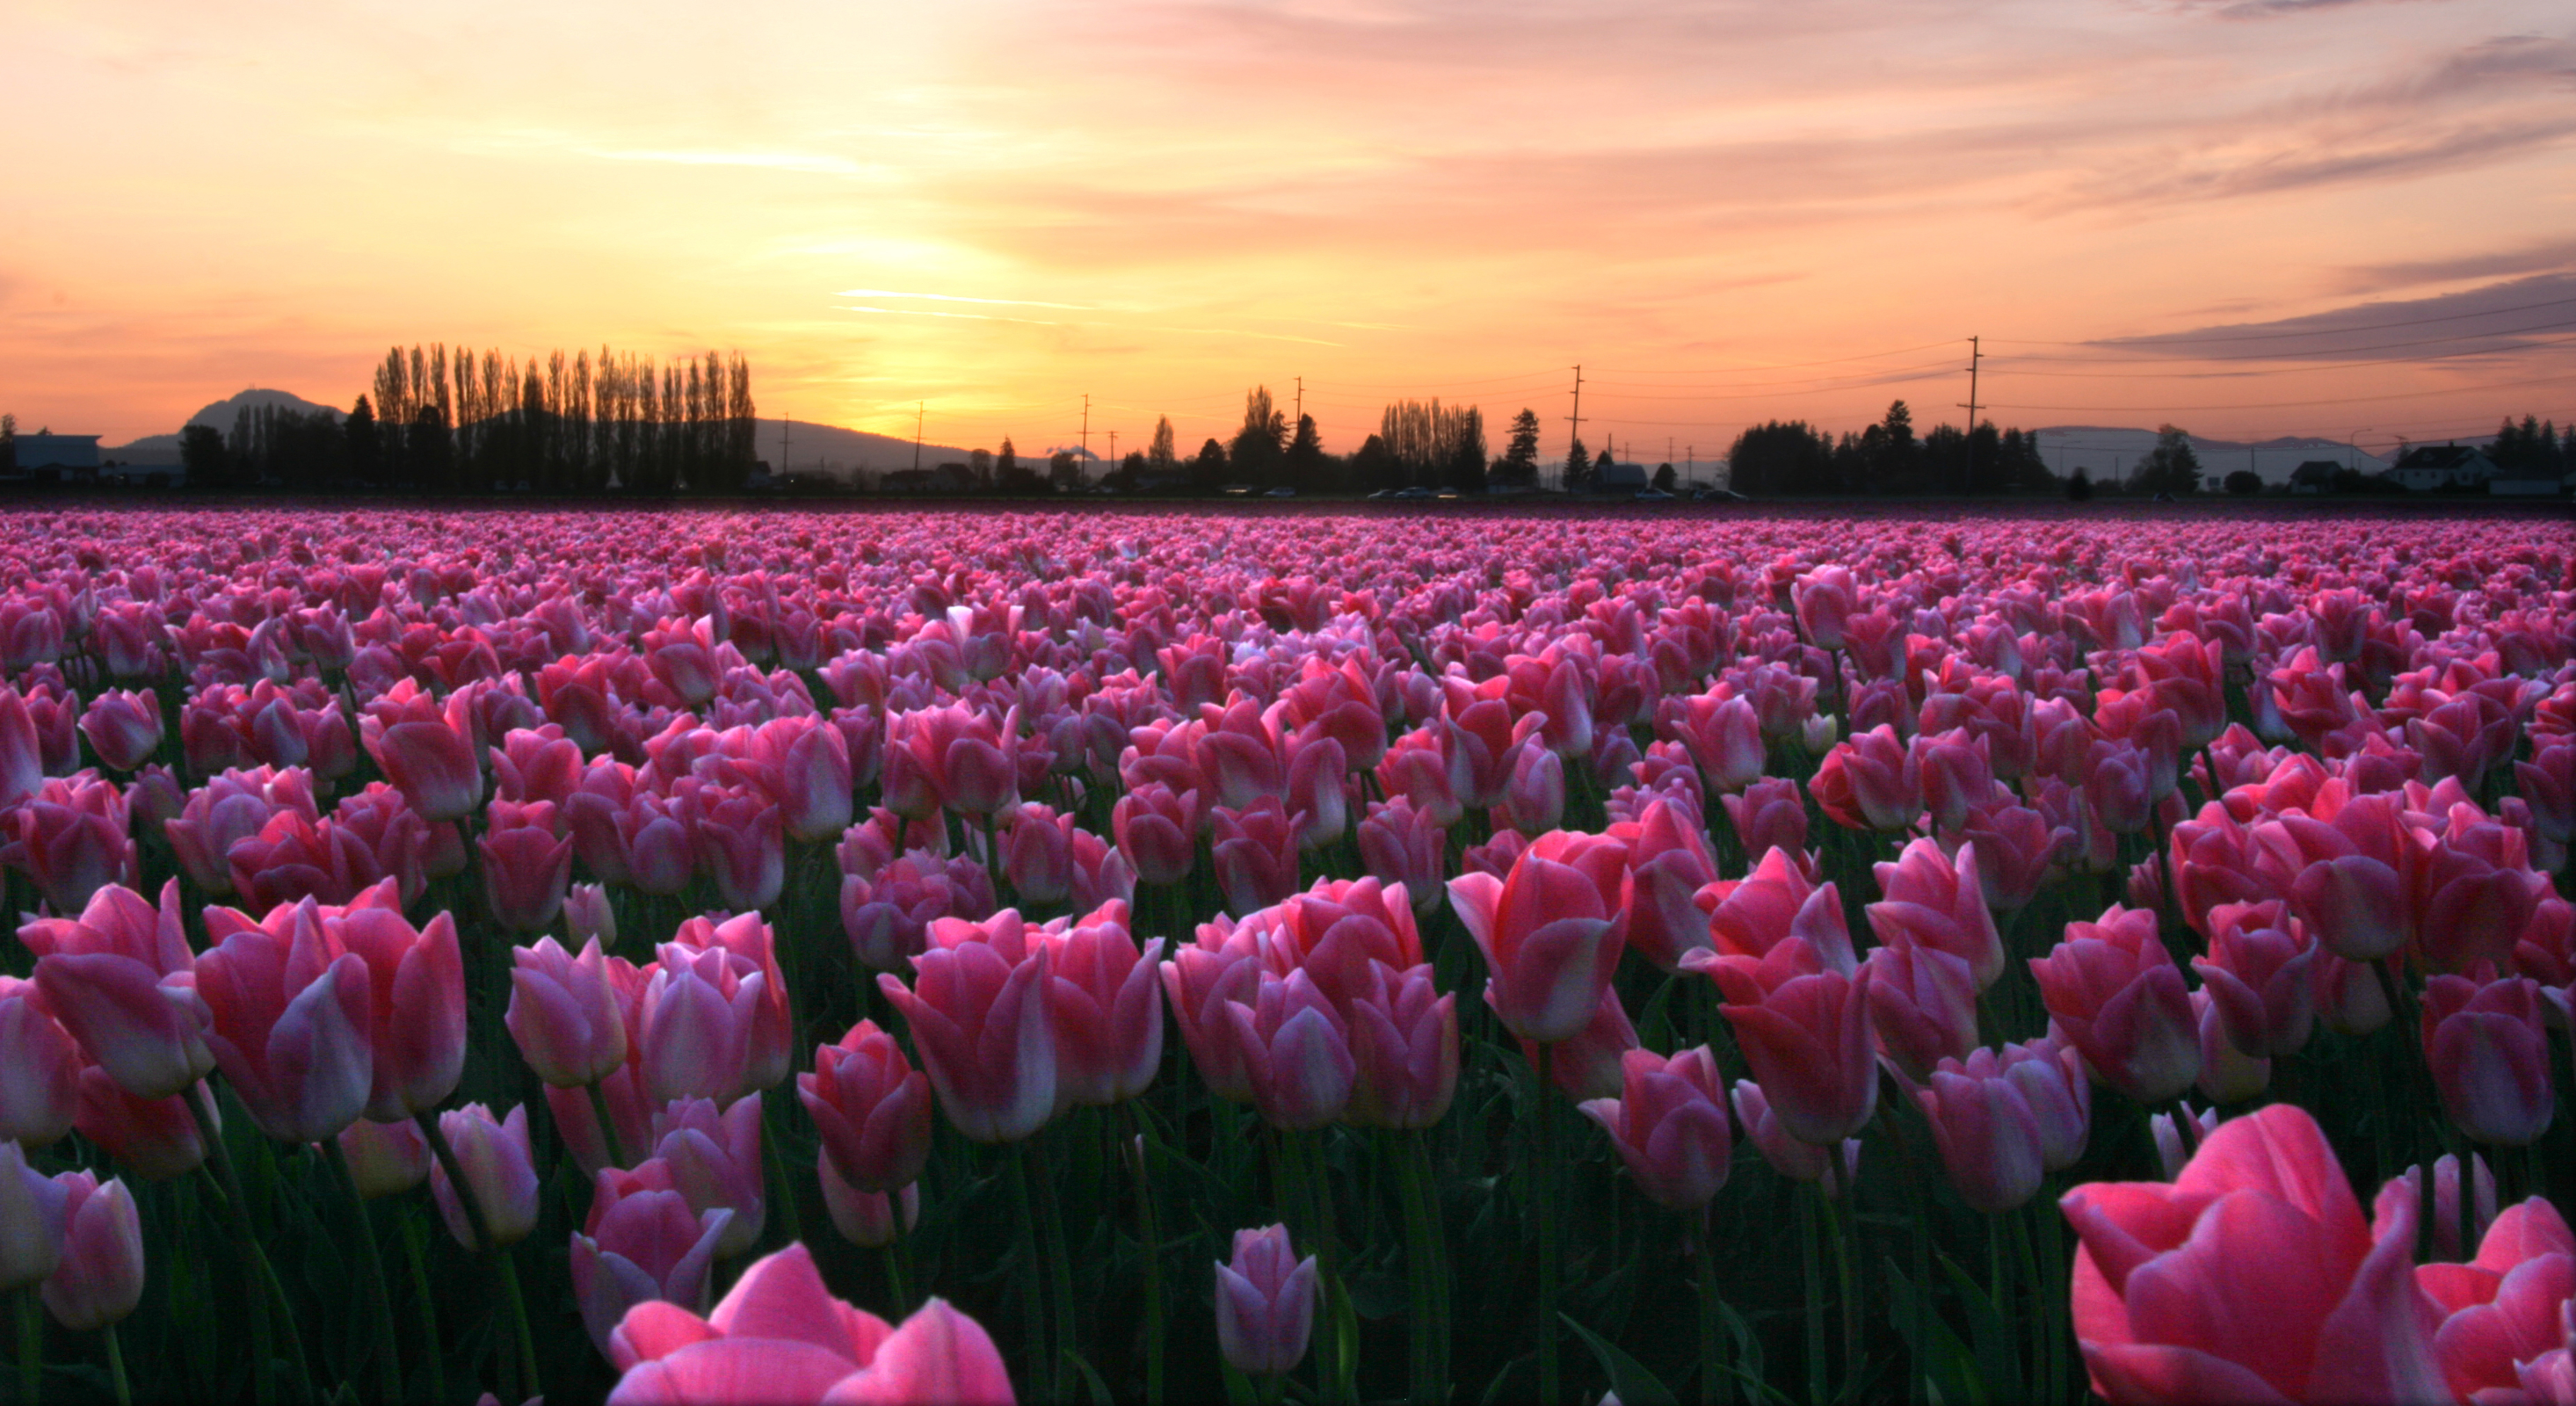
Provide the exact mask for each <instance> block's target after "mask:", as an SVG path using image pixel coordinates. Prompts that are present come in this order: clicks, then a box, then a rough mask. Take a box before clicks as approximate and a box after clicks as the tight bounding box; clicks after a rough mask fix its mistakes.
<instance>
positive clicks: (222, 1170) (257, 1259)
mask: <svg viewBox="0 0 2576 1406" xmlns="http://www.w3.org/2000/svg"><path fill="white" fill-rule="evenodd" d="M188 1111H189V1112H190V1113H192V1114H194V1115H196V1119H197V1136H198V1139H199V1140H200V1141H202V1142H203V1143H204V1144H205V1147H206V1163H205V1164H201V1165H212V1166H213V1168H214V1174H215V1189H216V1191H217V1192H218V1193H219V1195H218V1196H217V1198H216V1199H218V1200H220V1201H222V1202H223V1203H224V1208H225V1212H226V1215H227V1217H228V1218H229V1219H230V1220H231V1221H232V1227H233V1238H234V1240H235V1242H236V1243H237V1244H239V1245H240V1246H241V1250H242V1253H243V1254H244V1255H245V1256H247V1257H248V1258H249V1260H250V1265H251V1274H252V1275H253V1277H255V1278H256V1279H257V1280H258V1281H259V1282H258V1284H257V1286H256V1287H255V1289H254V1291H253V1292H254V1293H255V1294H256V1295H259V1296H261V1297H263V1298H264V1299H265V1300H266V1302H265V1303H263V1304H261V1305H260V1306H259V1307H258V1308H257V1309H256V1310H255V1311H254V1312H253V1313H252V1315H251V1346H252V1349H253V1350H254V1351H256V1352H258V1353H259V1354H260V1367H259V1371H258V1372H257V1373H256V1374H255V1380H257V1381H258V1382H259V1383H260V1384H261V1386H262V1387H263V1388H264V1391H263V1394H262V1399H263V1400H273V1399H275V1396H276V1391H277V1385H276V1382H275V1381H274V1379H273V1377H272V1373H274V1371H275V1370H276V1369H275V1368H274V1366H272V1365H271V1364H272V1363H273V1362H274V1361H275V1346H274V1340H273V1339H272V1337H271V1333H272V1332H273V1328H272V1325H271V1323H270V1321H269V1311H270V1309H271V1308H274V1309H275V1311H276V1313H277V1315H278V1317H279V1318H280V1319H282V1320H284V1322H285V1324H286V1347H287V1360H288V1362H289V1363H290V1364H291V1365H292V1366H293V1367H294V1369H295V1378H296V1383H297V1385H298V1386H299V1387H301V1388H302V1390H303V1395H304V1398H305V1399H306V1400H311V1399H312V1397H313V1374H312V1371H311V1370H310V1369H309V1368H308V1367H306V1365H305V1358H304V1335H303V1333H302V1332H301V1331H300V1330H298V1329H297V1327H296V1324H295V1305H294V1304H293V1303H292V1302H291V1301H289V1300H288V1298H287V1297H286V1286H285V1285H284V1284H282V1283H280V1282H279V1281H278V1278H277V1267H276V1266H275V1265H272V1264H270V1263H269V1262H268V1252H267V1251H266V1250H264V1249H262V1248H261V1247H260V1239H259V1231H258V1230H257V1229H256V1228H255V1227H253V1226H252V1225H251V1223H250V1198H249V1196H248V1195H246V1194H245V1193H244V1192H243V1191H242V1184H241V1173H240V1172H239V1171H238V1170H236V1169H235V1168H234V1166H233V1154H232V1149H231V1148H229V1147H227V1146H226V1145H225V1144H224V1135H223V1132H222V1130H221V1129H219V1128H217V1127H216V1126H215V1110H214V1091H213V1090H212V1089H211V1088H209V1087H208V1086H207V1084H206V1082H205V1081H204V1080H202V1079H200V1080H198V1081H197V1082H196V1083H195V1084H194V1085H191V1086H190V1089H189V1094H188Z"/></svg>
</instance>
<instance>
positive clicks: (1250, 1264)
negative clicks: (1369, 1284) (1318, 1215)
mask: <svg viewBox="0 0 2576 1406" xmlns="http://www.w3.org/2000/svg"><path fill="white" fill-rule="evenodd" d="M1296 1254H1297V1252H1296V1250H1294V1249H1293V1248H1291V1247H1290V1245H1289V1243H1288V1227H1286V1226H1284V1225H1274V1226H1270V1227H1268V1228H1267V1229H1263V1230H1238V1231H1236V1232H1235V1233H1234V1262H1233V1263H1232V1264H1219V1265H1218V1266H1217V1267H1216V1340H1217V1348H1218V1350H1219V1351H1220V1352H1222V1353H1223V1354H1224V1355H1225V1360H1226V1362H1227V1363H1228V1364H1229V1365H1231V1366H1232V1367H1233V1368H1234V1369H1235V1370H1236V1371H1238V1372H1249V1373H1251V1374H1253V1375H1255V1376H1264V1375H1271V1374H1275V1373H1282V1372H1289V1371H1293V1370H1295V1369H1296V1366H1297V1364H1298V1363H1299V1362H1302V1361H1304V1360H1305V1357H1306V1339H1307V1337H1308V1335H1309V1334H1310V1332H1311V1331H1312V1329H1313V1327H1314V1323H1315V1299H1316V1296H1317V1289H1316V1280H1315V1257H1314V1256H1313V1255H1308V1256H1307V1257H1305V1258H1304V1259H1302V1260H1301V1259H1298V1258H1296Z"/></svg>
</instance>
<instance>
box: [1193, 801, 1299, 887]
mask: <svg viewBox="0 0 2576 1406" xmlns="http://www.w3.org/2000/svg"><path fill="white" fill-rule="evenodd" d="M1214 815H1215V824H1216V838H1215V844H1214V846H1213V848H1212V849H1211V850H1210V851H1209V855H1210V858H1211V859H1212V860H1213V861H1214V863H1215V865H1216V879H1217V887H1218V889H1219V890H1220V891H1221V892H1223V893H1224V895H1225V906H1226V907H1227V909H1229V910H1230V911H1233V912H1237V913H1248V912H1250V911H1252V910H1253V909H1255V908H1263V907H1267V906H1269V905H1270V904H1273V903H1277V902H1279V901H1280V900H1281V899H1284V898H1286V897H1287V896H1288V895H1290V894H1292V893H1295V892H1296V891H1297V834H1296V830H1295V827H1293V826H1292V825H1291V824H1290V823H1289V819H1288V811H1287V808H1286V807H1285V806H1283V805H1281V804H1280V802H1279V798H1278V797H1276V796H1263V797H1260V798H1259V799H1257V800H1255V801H1254V802H1253V803H1252V804H1251V805H1250V806H1249V807H1247V808H1245V809H1244V810H1242V811H1240V812H1237V811H1234V810H1231V809H1228V808H1227V807H1225V806H1218V807H1217V808H1216V810H1215V813H1214Z"/></svg>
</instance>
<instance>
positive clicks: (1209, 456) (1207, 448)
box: [1190, 437, 1225, 493]
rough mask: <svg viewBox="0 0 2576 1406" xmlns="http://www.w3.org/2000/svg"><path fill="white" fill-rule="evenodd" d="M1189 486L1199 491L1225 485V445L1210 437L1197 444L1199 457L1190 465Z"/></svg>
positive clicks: (1211, 489)
mask: <svg viewBox="0 0 2576 1406" xmlns="http://www.w3.org/2000/svg"><path fill="white" fill-rule="evenodd" d="M1190 486H1191V487H1193V488H1195V489H1197V490H1198V491H1200V492H1201V493H1214V492H1215V491H1217V490H1218V489H1219V488H1222V487H1224V486H1225V446H1224V445H1222V444H1219V443H1217V442H1216V440H1215V439H1214V438H1212V437H1211V438H1210V439H1209V440H1208V442H1207V443H1205V444H1202V445H1200V446H1199V457H1198V458H1197V460H1196V461H1194V462H1193V463H1192V464H1191V465H1190Z"/></svg>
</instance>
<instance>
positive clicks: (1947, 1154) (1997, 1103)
mask: <svg viewBox="0 0 2576 1406" xmlns="http://www.w3.org/2000/svg"><path fill="white" fill-rule="evenodd" d="M1928 1083H1929V1087H1927V1088H1920V1089H1916V1090H1915V1091H1914V1101H1915V1103H1916V1104H1917V1105H1918V1106H1919V1107H1921V1108H1922V1110H1923V1117H1924V1121H1926V1122H1928V1123H1930V1124H1931V1125H1932V1139H1933V1141H1934V1143H1935V1144H1937V1145H1938V1146H1939V1148H1940V1150H1941V1165H1942V1168H1943V1169H1944V1170H1945V1171H1947V1172H1948V1173H1949V1175H1950V1185H1951V1186H1952V1187H1953V1188H1954V1189H1956V1190H1957V1191H1958V1193H1959V1199H1960V1200H1962V1201H1965V1202H1967V1203H1968V1206H1969V1208H1970V1209H1971V1210H1977V1211H1983V1212H1985V1213H1986V1214H1988V1215H1998V1214H2001V1213H2002V1212H2005V1211H2009V1210H2011V1209H2013V1208H2014V1207H2016V1206H2018V1205H2020V1204H2021V1203H2023V1202H2024V1201H2027V1200H2029V1199H2030V1197H2031V1193H2033V1192H2035V1191H2037V1190H2039V1183H2040V1179H2041V1177H2042V1176H2043V1175H2045V1173H2046V1162H2045V1159H2044V1156H2043V1152H2042V1141H2043V1136H2044V1135H2043V1133H2042V1131H2041V1128H2040V1121H2039V1115H2038V1114H2037V1113H2036V1112H2034V1111H2033V1110H2032V1108H2031V1106H2030V1100H2029V1099H2028V1098H2027V1097H2026V1096H2024V1094H2023V1092H2022V1085H2021V1084H2020V1083H2018V1082H2016V1081H2015V1080H2014V1079H2013V1078H2012V1077H2011V1066H2010V1064H2008V1063H2007V1058H2006V1057H2004V1056H1999V1055H1998V1054H1997V1053H1996V1052H1995V1051H1993V1050H1985V1049H1980V1050H1976V1051H1974V1052H1972V1053H1971V1054H1969V1055H1968V1057H1967V1058H1966V1059H1964V1060H1960V1059H1944V1060H1942V1061H1941V1063H1940V1065H1939V1066H1938V1067H1937V1068H1935V1069H1934V1070H1933V1071H1932V1072H1931V1076H1930V1079H1929V1081H1928Z"/></svg>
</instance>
